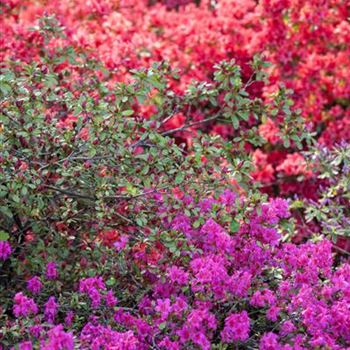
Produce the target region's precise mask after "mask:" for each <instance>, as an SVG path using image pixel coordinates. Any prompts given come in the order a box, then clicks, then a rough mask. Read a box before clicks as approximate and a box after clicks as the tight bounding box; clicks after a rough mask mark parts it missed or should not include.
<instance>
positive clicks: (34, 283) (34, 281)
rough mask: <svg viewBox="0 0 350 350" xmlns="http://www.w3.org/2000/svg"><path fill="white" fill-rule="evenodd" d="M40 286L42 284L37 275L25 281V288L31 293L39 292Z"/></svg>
mask: <svg viewBox="0 0 350 350" xmlns="http://www.w3.org/2000/svg"><path fill="white" fill-rule="evenodd" d="M42 287H43V284H42V283H41V281H40V278H39V277H37V276H34V277H32V278H31V279H29V280H28V281H27V289H28V290H29V291H30V292H31V293H32V294H39V293H40V291H41V289H42Z"/></svg>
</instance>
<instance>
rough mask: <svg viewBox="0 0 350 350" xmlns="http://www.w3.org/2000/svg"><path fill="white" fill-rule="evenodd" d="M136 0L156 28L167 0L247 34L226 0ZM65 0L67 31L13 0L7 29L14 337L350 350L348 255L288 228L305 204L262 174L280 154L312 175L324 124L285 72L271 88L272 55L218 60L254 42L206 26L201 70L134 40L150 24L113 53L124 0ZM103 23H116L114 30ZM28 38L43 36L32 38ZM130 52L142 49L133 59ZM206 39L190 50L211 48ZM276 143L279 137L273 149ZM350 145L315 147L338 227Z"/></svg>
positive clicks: (49, 341)
mask: <svg viewBox="0 0 350 350" xmlns="http://www.w3.org/2000/svg"><path fill="white" fill-rule="evenodd" d="M130 3H131V4H132V6H131V8H132V10H133V11H135V13H136V14H137V13H144V14H145V13H148V11H149V13H151V14H152V16H153V15H154V17H147V16H150V15H149V14H148V15H147V16H146V18H145V17H143V19H142V21H145V22H143V23H146V22H147V18H148V20H149V21H150V18H152V22H148V25H150V26H151V27H152V26H153V28H158V27H159V26H155V25H154V23H155V22H153V21H157V20H158V21H162V22H160V23H164V22H163V21H164V19H162V18H161V16H159V15H158V14H157V11H159V13H160V14H161V15H164V17H165V18H168V17H167V16H173V17H172V18H174V19H177V18H179V17H178V16H180V15H183V16H185V18H186V16H188V13H189V14H190V15H192V14H193V13H195V14H197V16H199V15H203V14H210V16H208V17H204V18H209V20H208V21H209V22H210V23H212V24H215V23H219V24H220V25H221V26H222V25H224V24H225V28H226V31H224V32H223V33H220V32H219V31H218V30H217V29H216V30H211V29H210V28H211V26H209V27H208V28H209V29H208V32H206V33H207V34H206V35H209V34H210V33H211V34H213V33H214V32H215V33H216V32H217V33H219V34H218V35H223V36H224V37H226V38H230V37H231V35H237V37H238V38H239V37H240V36H241V35H243V34H239V33H233V34H231V33H230V30H229V29H228V28H229V26H230V25H231V22H226V20H228V18H230V15H231V14H230V12H229V11H228V12H229V13H228V14H227V15H226V14H225V13H224V12H225V11H224V7H223V6H224V5H225V2H224V1H223V2H221V4H220V3H219V4H218V5H217V7H216V8H215V6H214V5H213V4H214V3H213V4H212V5H213V6H214V9H213V8H212V6H208V5H210V4H208V3H207V2H205V1H202V2H201V5H200V6H199V7H196V6H194V5H188V6H185V7H181V6H180V7H179V8H178V12H175V11H169V12H167V11H166V10H165V7H162V6H161V5H154V7H151V8H148V7H146V6H145V3H144V2H143V1H140V2H135V3H132V2H130ZM52 4H53V5H57V8H56V10H55V12H57V13H58V14H61V15H59V16H61V17H62V21H64V22H65V24H66V27H67V28H66V30H64V28H63V27H62V26H61V25H60V22H59V21H57V20H56V18H55V17H54V16H47V17H43V18H41V19H40V20H39V21H38V22H37V23H36V24H37V27H36V28H35V29H34V30H33V31H31V32H29V31H27V29H26V28H23V27H18V26H17V25H16V23H17V22H16V21H15V18H16V16H18V18H19V19H20V21H23V22H21V23H27V24H30V23H33V22H34V21H33V19H32V16H33V14H37V13H38V12H41V10H42V7H40V6H39V7H38V5H37V3H32V2H28V4H27V5H28V6H27V7H26V8H24V7H22V5H21V4H20V3H19V2H16V1H7V2H6V3H4V11H5V18H6V20H5V21H4V23H5V29H6V31H8V33H10V34H11V33H14V31H16V32H17V34H18V36H16V39H13V38H12V39H11V40H9V42H7V43H4V44H5V45H4V49H3V50H2V55H3V58H4V59H5V60H4V63H3V65H2V70H1V77H0V79H1V100H0V104H1V114H0V141H1V143H0V147H1V148H0V149H1V156H0V200H1V201H0V219H1V223H0V224H1V227H0V230H1V231H0V264H1V274H0V280H1V283H0V298H1V309H0V321H1V325H2V326H1V330H0V340H1V346H3V347H4V349H11V350H12V349H17V348H18V349H22V350H23V349H47V350H49V349H50V350H51V349H54V350H71V349H75V348H80V349H93V350H94V349H96V350H97V349H100V350H102V349H120V350H128V349H130V350H133V349H135V350H138V349H141V350H142V349H145V350H146V349H166V348H169V349H174V350H177V349H218V350H219V349H221V350H224V349H230V348H233V347H237V348H238V347H239V348H246V349H249V348H252V349H256V348H259V349H285V350H287V349H308V348H324V349H347V348H348V347H349V346H350V333H349V329H350V310H349V304H350V294H349V285H350V265H349V262H348V260H346V259H345V258H344V257H343V256H341V255H339V256H337V257H336V258H334V256H333V253H332V248H333V245H332V242H331V241H328V240H327V239H326V238H323V237H322V236H316V237H313V239H310V240H309V241H307V242H305V243H301V244H299V245H297V244H295V243H291V241H290V238H291V237H293V236H294V235H297V234H298V233H299V232H298V231H297V230H296V228H295V222H294V220H293V218H292V215H291V212H290V205H292V208H296V207H298V203H296V202H294V203H291V201H288V200H286V199H282V198H278V197H277V198H272V197H270V198H269V197H268V195H266V194H263V193H261V192H260V191H259V190H258V188H257V186H258V185H257V184H256V183H255V182H254V179H259V180H262V181H263V180H264V176H263V175H262V174H261V173H260V171H263V174H267V175H268V176H269V181H273V180H274V179H275V178H276V177H275V175H276V174H275V173H274V172H275V169H276V170H277V171H278V172H280V173H283V174H284V175H285V176H286V178H287V179H288V178H289V177H293V176H296V177H298V178H299V179H304V180H308V179H309V178H310V181H312V179H313V178H312V176H311V175H312V173H311V171H312V170H313V167H311V166H309V165H308V162H307V160H308V159H309V157H310V156H309V155H305V157H304V156H302V155H301V154H299V153H296V152H297V151H296V150H297V149H298V150H302V149H303V148H306V147H309V146H310V144H311V143H312V141H313V134H312V133H311V129H310V128H307V127H305V125H304V123H303V112H302V111H301V110H298V109H296V108H295V107H294V106H293V101H292V99H291V98H290V95H291V93H292V92H291V91H290V90H289V89H288V88H286V87H285V86H284V85H281V86H279V87H278V88H277V87H276V89H275V90H274V91H273V92H271V91H270V92H271V93H270V94H268V95H267V91H269V89H270V85H269V83H268V81H267V79H266V69H268V65H267V64H266V63H265V62H264V61H263V60H262V59H261V58H259V56H254V57H252V60H251V62H250V64H249V65H248V64H247V63H245V65H244V66H243V67H240V66H239V65H237V64H236V63H235V61H234V60H220V59H221V58H225V56H226V54H227V52H231V53H233V52H234V49H233V48H232V50H231V51H230V50H229V47H230V45H237V47H236V46H235V49H237V50H238V47H239V46H240V42H239V41H237V43H234V44H232V43H231V44H229V41H226V40H224V41H223V43H222V45H223V46H222V47H221V48H220V45H219V46H218V47H216V48H212V49H210V47H213V45H210V44H209V43H208V41H206V40H205V41H204V43H203V49H204V48H206V51H204V53H201V54H199V53H197V54H198V57H199V56H200V57H204V63H205V64H203V66H200V68H198V72H197V73H196V74H198V75H196V74H192V73H193V71H196V69H193V67H191V68H188V70H187V71H186V70H185V72H183V71H181V70H180V72H179V70H178V69H173V68H171V67H173V66H175V67H176V68H182V69H183V68H184V66H186V65H185V64H184V62H183V61H182V59H183V56H179V57H180V58H181V59H179V60H177V59H175V58H174V57H173V56H172V55H170V61H172V63H173V64H172V65H169V64H168V63H166V62H162V63H153V64H151V65H149V64H148V63H149V62H150V61H152V60H153V59H150V58H149V56H148V55H147V54H145V53H144V52H146V53H147V50H145V51H142V50H143V49H142V50H141V51H138V50H134V48H135V47H138V48H140V46H139V44H138V40H141V38H140V37H138V35H137V31H136V33H134V32H133V33H132V38H133V44H130V43H129V41H128V40H127V42H128V43H129V44H128V45H127V46H129V45H130V47H128V50H126V48H125V47H124V49H125V51H124V53H123V55H121V56H118V55H119V53H118V55H117V56H115V57H114V56H113V59H112V58H111V56H110V51H111V52H113V51H114V49H113V48H112V50H110V48H111V47H109V48H108V44H109V40H106V45H107V46H106V47H104V48H101V47H100V46H103V44H102V41H99V42H98V40H97V39H98V36H99V35H100V34H101V32H100V30H101V28H102V27H104V28H110V26H111V24H108V19H109V20H112V18H109V17H110V16H111V17H113V16H112V15H114V16H117V18H114V20H113V26H114V25H117V24H118V23H119V24H118V26H119V27H120V26H121V27H122V28H119V27H116V28H115V30H116V32H118V30H119V33H118V35H120V36H121V37H122V36H123V34H125V35H126V36H127V34H128V33H129V32H128V31H132V30H131V29H130V28H131V27H130V25H129V27H128V21H131V18H129V19H128V16H131V13H129V11H130V10H129V9H128V7H126V2H125V3H124V2H123V1H120V2H118V3H115V2H113V1H107V0H106V1H101V2H96V1H87V2H84V3H78V2H77V4H78V5H79V6H76V7H74V8H72V7H70V6H68V5H69V4H68V2H67V3H66V2H62V3H61V5H58V4H57V3H55V2H53V3H52ZM52 4H51V3H50V4H48V7H50V6H53V5H52ZM227 4H235V2H232V1H228V2H227ZM263 4H264V6H267V5H268V4H265V3H263ZM257 6H258V7H257V8H255V3H249V4H247V8H243V10H242V11H243V13H242V12H239V11H238V13H237V14H236V15H235V16H234V17H233V18H234V22H238V23H240V22H241V20H242V18H245V16H246V15H247V16H248V14H246V13H245V12H247V13H250V12H251V13H250V14H251V15H252V17H254V14H256V13H255V11H258V10H259V11H260V9H261V5H257ZM68 8H70V9H72V10H73V11H72V13H71V14H69V15H68V12H69V11H68V12H67V9H68ZM31 11H33V12H32V13H31ZM62 11H63V12H62ZM187 11H188V12H187ZM275 11H278V6H277V7H276V8H275ZM69 13H70V12H69ZM118 13H119V14H121V16H118ZM216 13H219V14H221V15H219V16H216ZM63 14H67V16H66V17H65V18H64V19H63V17H64V16H63ZM214 14H215V15H214ZM26 16H28V17H26ZM217 17H218V18H217ZM222 17H223V18H222ZM248 17H249V16H248ZM187 18H188V17H187ZM216 18H217V19H216ZM266 18H267V19H266V22H267V23H269V20H268V14H266ZM118 21H119V22H118ZM211 21H213V22H211ZM80 22H81V23H82V27H81V28H80V30H81V32H80V34H79V35H78V34H77V33H78V32H79V28H78V27H75V25H76V24H77V23H80ZM85 22H86V23H85ZM150 23H151V24H150ZM152 23H153V24H152ZM169 23H173V22H172V21H170V22H169ZM194 23H195V22H194ZM84 25H87V26H88V27H89V32H90V33H91V37H90V36H89V35H87V32H85V31H84V30H83V29H82V28H84ZM90 25H91V27H90ZM173 25H175V24H173ZM226 25H227V26H228V27H226ZM245 25H246V27H247V28H246V30H247V32H250V30H253V29H249V21H248V22H245ZM124 27H126V28H129V29H126V32H124V30H125V29H124ZM344 27H346V24H344ZM118 28H119V29H118ZM176 28H177V24H176ZM104 30H105V32H104V35H103V37H105V38H106V39H108V38H112V37H113V36H112V35H111V36H110V34H109V31H108V30H107V29H103V31H104ZM163 30H164V31H165V29H164V28H163ZM173 30H174V29H173ZM192 31H194V33H197V28H195V27H193V28H192ZM151 32H152V33H153V34H152V36H151V38H152V37H153V35H155V37H157V36H160V37H162V36H163V35H164V36H165V37H167V35H166V34H164V33H162V31H160V33H157V30H156V29H153V30H151ZM208 33H209V34H208ZM129 34H130V33H129ZM179 35H180V36H182V35H183V37H186V35H185V34H181V33H180V34H179ZM198 35H199V34H198ZM213 35H214V34H213ZM247 35H248V34H247ZM10 37H11V35H10ZM204 37H205V36H204ZM204 37H199V38H198V42H201V40H204ZM23 38H30V42H31V43H32V45H30V47H27V48H23V47H22V46H21V45H19V42H21V40H23ZM137 38H138V40H137ZM216 38H217V37H216V36H214V38H211V39H210V40H209V41H210V42H211V40H214V42H215V39H216ZM146 39H147V40H149V44H151V43H152V40H151V39H150V38H149V37H147V36H145V37H144V40H146ZM85 40H86V41H87V42H85ZM89 40H92V41H95V40H96V42H94V43H93V45H91V44H89ZM99 40H100V39H99ZM110 40H111V39H110ZM147 40H146V41H147ZM191 40H193V39H192V37H191V36H190V39H189V40H188V44H189V43H191ZM242 40H243V39H242ZM157 42H160V43H161V42H162V40H159V41H156V40H155V41H154V43H157ZM22 43H23V41H22ZM77 43H79V45H77ZM154 43H153V44H154ZM168 43H169V37H167V40H166V41H165V42H164V43H163V45H164V46H162V45H161V46H160V49H165V48H168V49H169V50H170V51H171V49H172V48H173V47H176V46H172V45H168ZM124 44H125V43H124ZM124 44H121V45H120V44H118V43H116V46H117V47H118V49H119V48H122V47H123V45H124ZM16 45H18V46H16ZM90 45H91V46H90ZM134 45H135V46H134ZM252 45H253V44H252ZM141 46H142V45H141ZM14 47H15V48H18V50H16V52H13V50H12V49H13V48H14ZM146 47H147V45H146ZM89 48H90V49H91V48H96V52H95V53H90V52H88V51H89ZM107 48H108V49H109V50H107ZM208 48H209V49H208ZM220 50H222V51H220ZM247 50H248V49H247ZM107 51H108V55H107V53H106V52H107ZM161 51H162V50H160V51H159V52H161ZM10 52H12V53H10ZM179 52H181V50H179ZM245 54H246V53H245V52H244V54H242V55H243V56H244V57H245ZM11 55H13V56H12V57H11ZM104 55H105V56H104ZM128 55H131V57H132V55H136V56H137V55H138V56H140V57H137V58H138V59H140V61H137V62H136V59H135V61H134V62H132V63H130V62H129V63H130V64H129V63H128V61H127V60H126V58H128ZM193 55H194V56H191V55H189V56H190V57H187V59H188V60H189V59H190V58H193V59H194V61H193V62H196V63H198V64H200V63H201V62H202V61H201V60H200V59H198V60H196V55H195V54H193ZM249 55H250V54H249ZM249 55H248V56H249ZM151 56H152V55H151ZM122 57H123V62H121V61H119V60H120V59H121V58H122ZM175 57H176V55H175ZM238 57H240V58H242V56H239V55H238ZM95 58H98V59H99V60H100V59H102V63H100V62H99V61H98V60H95ZM153 58H154V57H153ZM161 58H164V57H161ZM219 58H220V59H219ZM114 59H115V61H114ZM214 60H217V62H219V63H216V64H215V65H214V67H213V68H212V65H211V63H214V62H212V61H214ZM238 61H239V60H238ZM176 62H177V63H178V64H176ZM179 62H181V63H179ZM186 62H187V63H188V62H189V61H186V60H185V63H186ZM146 63H147V64H146ZM124 64H125V65H124ZM144 64H145V65H146V66H148V68H141V69H130V68H136V67H139V66H140V65H144ZM123 65H124V69H125V70H124V71H116V70H115V69H116V68H119V69H122V68H121V66H123ZM194 77H195V78H199V79H198V80H197V81H191V82H190V80H191V79H190V78H194ZM262 93H263V95H262ZM265 95H266V96H265ZM299 102H300V101H299V100H298V101H297V105H298V103H299ZM304 117H305V116H304ZM271 146H273V147H276V148H277V149H274V150H273V151H271V152H270V151H269V152H267V153H266V152H265V151H266V150H268V149H269V148H270V147H271ZM251 151H253V152H254V153H253V157H254V160H255V162H256V164H257V165H258V166H257V167H255V169H254V167H253V166H252V161H251ZM279 152H280V154H279ZM286 152H288V156H286V157H285V158H284V159H283V155H284V154H285V153H286ZM298 152H299V151H298ZM347 156H348V151H347V150H346V149H345V148H344V149H340V150H333V151H324V154H321V155H317V157H316V160H317V164H315V165H316V169H317V171H319V174H318V175H319V177H320V180H322V181H323V180H326V181H325V182H324V184H323V183H322V185H323V186H325V188H327V190H329V191H331V193H333V192H334V191H335V188H336V191H337V193H336V194H335V195H336V198H334V197H332V201H333V203H334V205H336V206H337V208H338V207H339V208H338V209H337V210H336V214H337V215H336V216H334V212H332V211H330V210H327V208H326V209H324V207H323V206H324V205H326V206H327V205H328V204H329V201H327V200H326V199H328V198H325V197H323V196H324V192H322V193H321V192H320V193H319V194H318V195H319V196H320V197H321V198H322V200H321V202H317V201H316V202H310V203H306V204H305V206H306V209H305V211H306V216H305V218H306V219H307V220H310V221H315V220H316V224H317V225H318V226H319V227H321V228H322V225H323V224H324V223H328V226H324V227H325V228H326V230H328V229H329V228H331V232H328V231H327V232H324V233H326V234H329V233H331V234H334V230H337V229H338V227H341V228H344V230H346V226H345V225H344V223H345V224H347V221H346V220H344V221H341V222H340V221H339V219H340V218H341V216H342V215H343V216H346V215H348V209H347V203H348V195H347V190H348V179H347V178H348V176H347V174H348V171H347V170H348V157H347ZM269 157H275V159H276V160H275V164H273V165H272V164H271V163H272V162H271V161H270V160H269V159H268V158H269ZM277 159H278V161H277ZM327 164H328V165H327ZM329 164H331V165H330V166H331V169H332V170H331V172H328V173H327V171H328V170H327V169H328V168H327V167H329ZM334 165H336V166H337V167H338V168H339V169H338V170H335V169H333V168H332V166H334ZM322 181H321V182H322ZM283 184H285V183H284V182H283ZM286 185H289V183H288V182H287V183H286ZM319 189H320V190H322V187H319ZM285 192H286V193H288V191H287V190H286V191H285ZM315 203H316V204H315ZM299 205H300V203H299ZM320 206H321V207H320ZM314 208H316V209H314ZM301 213H302V214H303V212H302V211H301ZM334 228H335V229H334Z"/></svg>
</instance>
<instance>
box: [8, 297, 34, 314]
mask: <svg viewBox="0 0 350 350" xmlns="http://www.w3.org/2000/svg"><path fill="white" fill-rule="evenodd" d="M13 300H14V306H13V313H14V315H15V316H16V317H19V316H22V317H27V316H29V315H30V314H33V315H35V314H37V312H38V306H37V305H36V303H35V302H34V300H33V299H31V298H28V297H27V296H25V295H24V294H23V293H22V292H19V293H17V294H16V295H15V296H14V298H13Z"/></svg>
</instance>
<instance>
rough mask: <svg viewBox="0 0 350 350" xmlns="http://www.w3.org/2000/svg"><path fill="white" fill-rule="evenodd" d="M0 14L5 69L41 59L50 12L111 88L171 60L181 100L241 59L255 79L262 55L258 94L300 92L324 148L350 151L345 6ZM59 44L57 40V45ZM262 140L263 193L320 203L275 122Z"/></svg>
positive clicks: (52, 5)
mask: <svg viewBox="0 0 350 350" xmlns="http://www.w3.org/2000/svg"><path fill="white" fill-rule="evenodd" d="M1 11H2V15H1V16H2V24H3V32H4V35H3V36H2V38H0V40H1V50H0V57H1V59H2V60H6V59H13V60H15V59H20V60H21V61H26V62H31V61H33V60H37V58H38V57H39V56H40V55H41V47H42V44H43V42H42V37H41V36H40V35H39V34H38V32H33V31H31V28H32V27H34V26H37V21H38V17H40V16H42V15H43V14H44V13H45V12H47V13H50V14H55V15H56V16H57V18H58V20H59V21H60V23H62V25H64V27H65V28H66V37H65V38H61V39H59V41H60V42H61V43H62V42H63V43H64V44H65V45H67V46H70V45H72V46H74V47H75V48H76V49H77V50H78V51H83V52H88V53H89V54H90V55H93V56H94V57H95V58H96V59H98V60H99V61H102V62H103V63H104V65H106V66H107V67H108V68H109V69H111V70H113V74H112V76H111V77H110V79H111V80H119V81H121V80H124V79H126V78H127V77H128V76H129V71H130V69H135V68H136V69H139V68H142V67H146V66H149V65H150V64H151V63H152V62H157V61H164V60H167V61H169V62H170V63H171V66H172V67H173V68H179V69H180V70H181V75H180V80H178V81H174V83H173V84H174V88H175V89H176V90H177V91H179V92H184V91H185V90H186V89H187V88H188V85H189V84H191V80H192V79H196V80H199V81H207V82H212V81H213V71H214V69H213V66H214V65H215V64H217V63H218V62H220V61H222V60H231V59H233V58H234V59H236V61H237V63H239V65H240V66H241V68H242V76H243V77H244V79H246V80H248V79H249V77H250V75H251V70H250V67H249V65H248V64H247V62H249V61H250V60H251V59H252V58H253V56H254V55H255V54H256V53H261V52H263V53H264V55H265V58H266V60H268V61H269V62H272V63H273V64H272V66H271V67H270V68H269V73H270V81H269V83H267V84H265V85H264V86H262V85H260V84H254V85H252V86H251V87H250V93H251V94H253V95H254V96H256V97H261V96H262V97H263V98H265V99H268V98H269V96H270V94H271V93H272V92H275V91H276V90H277V89H278V86H279V84H280V83H281V82H283V83H284V84H285V86H286V88H287V89H293V90H294V96H293V99H294V101H295V104H296V108H300V109H301V113H302V116H303V117H304V118H305V120H306V121H307V123H308V124H309V126H310V128H312V130H313V131H314V132H315V133H316V137H317V138H318V139H319V141H320V142H321V143H322V144H323V145H326V146H327V147H331V146H333V145H335V144H336V143H338V142H340V141H341V140H347V141H348V142H349V135H350V114H349V113H350V112H349V95H350V91H349V86H350V81H349V74H348V67H349V65H350V62H349V57H350V46H349V42H350V29H349V21H348V17H349V8H348V5H347V2H346V1H343V0H336V1H321V0H317V1H312V2H300V1H294V0H288V1H286V0H274V1H267V0H266V1H265V0H264V1H252V0H244V1H242V0H239V1H237V0H215V1H213V0H202V1H184V0H181V1H180V0H174V1H168V0H164V1H150V0H127V1H125V0H119V1H114V0H100V1H82V0H74V1H73V0H63V1H62V0H60V1H37V0H35V1H25V2H23V1H18V0H6V1H2V3H1ZM57 44H58V42H57V41H53V42H52V44H51V45H52V46H55V45H57ZM66 64H68V65H69V63H66ZM154 108H155V106H153V104H150V105H148V106H147V107H145V108H144V114H145V115H152V113H154ZM200 111H201V110H199V112H200ZM195 112H196V110H195V109H192V113H195ZM197 117H198V118H201V115H200V114H199V115H198V116H197ZM185 123H186V122H185V120H184V116H183V115H179V116H177V117H174V118H173V120H172V124H171V125H169V124H168V126H169V127H170V128H172V126H173V125H176V126H177V127H180V126H183V125H184V124H185ZM196 128H197V126H194V127H193V129H196ZM210 131H211V132H212V133H216V134H220V135H222V136H224V137H230V138H231V137H233V136H234V135H232V134H233V129H232V128H231V127H230V126H228V125H227V124H226V125H223V124H221V123H220V122H219V121H217V122H216V123H212V124H211V125H210ZM259 132H260V133H261V136H263V137H266V138H267V140H268V141H269V143H268V144H266V145H265V146H264V147H261V148H260V149H259V152H258V153H257V154H256V156H255V158H254V161H256V165H257V168H258V170H257V171H256V174H255V176H256V177H257V178H258V179H259V181H262V182H263V183H264V186H265V189H264V190H265V191H266V192H268V193H269V194H277V195H283V196H293V195H294V194H295V193H298V194H299V195H300V196H303V197H305V196H307V197H312V196H313V194H314V193H315V192H317V189H315V188H314V187H313V186H312V184H313V181H310V180H311V179H310V176H309V175H307V176H306V177H305V174H304V173H305V172H304V171H303V170H302V169H303V167H304V164H305V159H304V157H303V156H302V155H301V153H300V151H299V150H298V149H297V148H295V147H294V148H290V147H287V148H285V147H284V146H283V141H282V142H281V140H280V138H279V137H278V134H279V124H278V122H277V123H276V122H275V121H274V120H268V119H267V120H266V121H265V122H264V123H263V126H262V127H261V129H260V131H259ZM181 136H182V137H183V138H185V139H186V140H187V142H189V143H190V142H191V140H192V133H186V134H183V135H181ZM289 154H290V155H289ZM299 164H300V165H299ZM306 174H307V173H306ZM305 180H306V181H305Z"/></svg>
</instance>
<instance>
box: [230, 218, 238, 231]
mask: <svg viewBox="0 0 350 350" xmlns="http://www.w3.org/2000/svg"><path fill="white" fill-rule="evenodd" d="M230 230H231V232H232V233H235V232H237V231H238V230H239V223H238V222H237V221H236V220H232V222H231V225H230Z"/></svg>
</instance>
